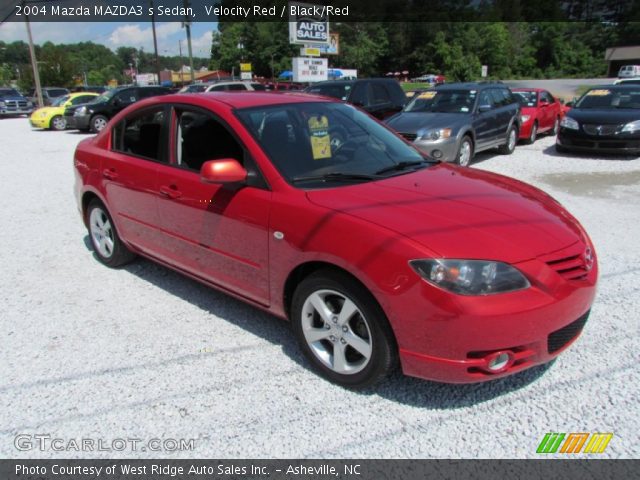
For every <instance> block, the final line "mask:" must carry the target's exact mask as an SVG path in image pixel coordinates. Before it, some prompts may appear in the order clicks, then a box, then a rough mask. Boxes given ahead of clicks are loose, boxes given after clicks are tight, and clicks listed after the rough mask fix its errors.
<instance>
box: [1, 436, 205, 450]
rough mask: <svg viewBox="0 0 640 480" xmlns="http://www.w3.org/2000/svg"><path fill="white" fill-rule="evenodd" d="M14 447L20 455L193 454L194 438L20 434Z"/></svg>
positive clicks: (15, 440) (14, 441)
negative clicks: (35, 451)
mask: <svg viewBox="0 0 640 480" xmlns="http://www.w3.org/2000/svg"><path fill="white" fill-rule="evenodd" d="M13 445H14V446H15V448H16V449H17V450H20V451H21V452H28V451H32V450H39V451H41V452H47V451H53V452H69V451H72V452H124V451H131V452H188V451H191V450H195V445H196V441H195V439H193V438H188V439H187V438H151V439H148V440H143V439H141V438H114V439H111V440H107V439H104V438H79V439H78V438H58V437H53V436H51V435H49V434H45V433H37V434H26V433H23V434H20V435H16V437H15V438H14V439H13Z"/></svg>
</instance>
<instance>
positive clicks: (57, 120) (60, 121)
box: [49, 115, 67, 131]
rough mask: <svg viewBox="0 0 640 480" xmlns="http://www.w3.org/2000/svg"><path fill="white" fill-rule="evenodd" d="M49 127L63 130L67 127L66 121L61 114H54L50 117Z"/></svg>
mask: <svg viewBox="0 0 640 480" xmlns="http://www.w3.org/2000/svg"><path fill="white" fill-rule="evenodd" d="M49 128H50V129H51V130H58V131H60V130H64V129H65V128H67V121H66V120H65V119H64V117H62V116H61V115H56V116H55V117H53V118H52V119H51V122H50V123H49Z"/></svg>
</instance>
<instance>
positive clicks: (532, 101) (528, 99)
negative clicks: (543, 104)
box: [513, 91, 538, 107]
mask: <svg viewBox="0 0 640 480" xmlns="http://www.w3.org/2000/svg"><path fill="white" fill-rule="evenodd" d="M513 93H515V95H516V99H517V100H518V101H519V102H520V104H521V105H524V106H526V107H535V106H536V97H537V95H538V94H537V93H536V92H516V91H514V92H513Z"/></svg>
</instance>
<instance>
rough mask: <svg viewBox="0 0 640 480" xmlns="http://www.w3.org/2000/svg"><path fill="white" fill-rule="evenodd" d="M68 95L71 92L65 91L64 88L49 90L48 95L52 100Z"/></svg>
mask: <svg viewBox="0 0 640 480" xmlns="http://www.w3.org/2000/svg"><path fill="white" fill-rule="evenodd" d="M67 93H69V92H68V91H67V90H66V89H63V88H50V89H48V90H47V94H48V95H49V97H51V98H53V97H60V96H62V95H66V94H67Z"/></svg>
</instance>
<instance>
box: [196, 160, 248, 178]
mask: <svg viewBox="0 0 640 480" xmlns="http://www.w3.org/2000/svg"><path fill="white" fill-rule="evenodd" d="M246 179H247V171H246V170H245V168H244V167H243V166H242V165H240V162H238V161H237V160H236V159H234V158H222V159H220V160H208V161H206V162H204V163H203V164H202V167H201V168H200V180H202V181H203V182H204V183H222V184H224V183H241V182H244V181H246Z"/></svg>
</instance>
